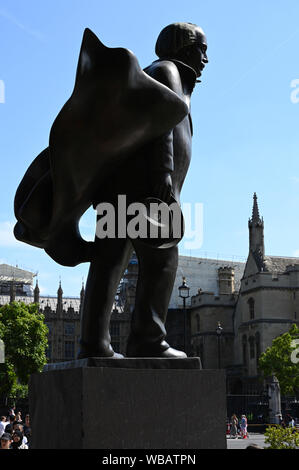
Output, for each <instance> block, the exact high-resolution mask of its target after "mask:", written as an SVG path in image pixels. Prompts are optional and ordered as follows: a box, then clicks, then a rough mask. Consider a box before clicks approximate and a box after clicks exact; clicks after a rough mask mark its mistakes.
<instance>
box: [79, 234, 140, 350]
mask: <svg viewBox="0 0 299 470" xmlns="http://www.w3.org/2000/svg"><path fill="white" fill-rule="evenodd" d="M132 250H133V247H132V244H131V242H130V240H128V239H115V238H114V239H112V238H105V239H101V240H100V239H98V238H96V239H95V246H94V254H93V259H92V262H91V264H90V269H89V273H88V279H87V283H86V290H85V298H84V306H83V311H82V317H81V340H80V344H81V348H80V352H79V356H78V357H79V358H82V357H91V356H98V357H102V356H104V357H111V356H113V354H114V352H113V349H112V348H111V346H110V341H111V338H110V333H109V323H110V317H111V311H112V307H113V302H114V299H115V293H116V290H117V287H118V285H119V282H120V279H121V277H122V275H123V272H124V270H125V269H126V267H127V265H128V262H129V260H130V257H131V254H132Z"/></svg>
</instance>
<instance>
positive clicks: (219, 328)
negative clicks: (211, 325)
mask: <svg viewBox="0 0 299 470" xmlns="http://www.w3.org/2000/svg"><path fill="white" fill-rule="evenodd" d="M222 330H223V328H222V327H221V323H220V321H219V322H218V325H217V328H216V335H217V343H218V369H221V357H220V341H221V334H222Z"/></svg>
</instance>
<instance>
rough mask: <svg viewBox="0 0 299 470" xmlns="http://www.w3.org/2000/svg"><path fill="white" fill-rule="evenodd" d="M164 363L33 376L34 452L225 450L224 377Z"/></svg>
mask: <svg viewBox="0 0 299 470" xmlns="http://www.w3.org/2000/svg"><path fill="white" fill-rule="evenodd" d="M192 359H193V358H192ZM103 361H104V362H103ZM142 361H145V362H146V361H147V359H142ZM142 361H137V362H139V365H141V364H142ZM155 361H156V362H157V365H156V367H154V365H155ZM161 361H164V359H153V358H151V359H150V363H151V367H150V368H146V367H144V365H143V368H132V367H130V366H128V365H127V367H126V365H125V363H123V367H118V366H116V364H115V365H114V366H113V367H110V366H109V365H108V366H106V367H105V366H104V365H103V364H105V360H103V359H101V360H100V361H99V362H98V364H101V365H99V366H90V365H89V366H88V365H84V363H81V365H79V366H78V367H69V368H59V367H58V366H57V365H56V368H53V369H52V370H47V371H45V372H42V373H41V374H33V375H32V376H31V379H30V385H29V406H30V415H31V422H32V446H31V447H32V448H33V449H224V448H226V436H225V431H226V389H225V372H224V371H222V370H201V369H200V361H199V360H197V368H196V367H193V368H183V367H182V366H183V365H184V364H183V363H182V360H181V359H179V360H177V361H179V362H178V363H177V368H175V364H173V365H172V368H169V367H168V368H165V367H164V366H163V364H162V362H161ZM165 361H169V360H167V359H166V360H165ZM185 361H189V358H188V359H185ZM74 362H75V361H74ZM191 363H192V361H191V362H190V361H189V365H190V364H191ZM128 364H130V365H132V364H133V362H132V361H131V362H129V363H128ZM195 364H196V361H195V362H194V361H193V365H195ZM186 365H187V362H186ZM41 423H42V426H41Z"/></svg>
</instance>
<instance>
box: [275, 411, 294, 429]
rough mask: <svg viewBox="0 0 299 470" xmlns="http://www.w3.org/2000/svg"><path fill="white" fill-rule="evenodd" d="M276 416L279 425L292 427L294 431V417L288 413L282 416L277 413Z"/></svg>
mask: <svg viewBox="0 0 299 470" xmlns="http://www.w3.org/2000/svg"><path fill="white" fill-rule="evenodd" d="M278 418H279V424H280V426H282V427H283V428H293V429H294V431H295V428H296V423H295V419H294V418H293V417H292V416H291V415H290V414H286V415H285V416H284V417H283V416H282V415H279V416H278Z"/></svg>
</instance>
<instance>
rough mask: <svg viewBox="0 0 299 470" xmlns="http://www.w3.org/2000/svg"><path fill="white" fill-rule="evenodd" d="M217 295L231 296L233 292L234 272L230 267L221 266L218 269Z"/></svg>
mask: <svg viewBox="0 0 299 470" xmlns="http://www.w3.org/2000/svg"><path fill="white" fill-rule="evenodd" d="M218 287H219V295H221V294H233V292H234V291H235V271H234V268H232V267H231V266H223V267H221V268H219V269H218Z"/></svg>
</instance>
